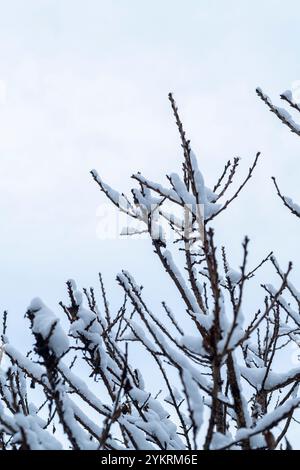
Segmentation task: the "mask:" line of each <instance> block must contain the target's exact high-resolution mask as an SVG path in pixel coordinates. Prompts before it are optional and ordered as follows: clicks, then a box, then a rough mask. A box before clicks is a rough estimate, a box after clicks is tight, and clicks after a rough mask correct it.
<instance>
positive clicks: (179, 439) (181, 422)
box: [0, 90, 300, 450]
mask: <svg viewBox="0 0 300 470" xmlns="http://www.w3.org/2000/svg"><path fill="white" fill-rule="evenodd" d="M257 92H258V94H259V96H260V97H261V98H262V99H263V100H264V101H265V103H266V104H267V105H268V107H269V108H270V109H271V111H272V112H274V113H275V114H276V115H277V116H278V117H279V118H280V119H281V120H282V122H283V123H284V124H286V125H287V126H288V127H289V128H290V129H291V130H292V131H293V132H295V133H297V134H298V135H300V126H298V125H297V124H296V123H295V122H294V121H293V120H292V118H291V117H290V115H289V114H288V113H287V112H286V111H283V110H282V109H280V108H277V107H275V106H274V105H272V103H271V101H270V99H269V98H268V97H267V96H266V95H264V94H263V92H262V91H260V90H258V91H257ZM282 99H284V100H285V101H287V102H288V104H289V105H290V106H292V107H293V108H294V109H296V110H297V111H300V108H299V107H298V105H297V104H296V103H294V102H293V100H292V98H291V95H290V94H288V93H285V94H284V95H282ZM169 100H170V104H171V108H172V111H173V114H174V118H175V123H176V125H177V128H178V131H179V137H180V140H181V147H182V153H183V163H182V172H181V174H177V173H171V174H169V175H167V178H166V181H165V182H155V181H151V180H149V179H148V178H147V177H146V176H144V175H142V174H141V173H136V174H133V175H132V180H133V182H134V185H135V187H134V188H133V189H132V191H131V196H130V197H129V196H127V195H125V194H121V193H119V192H118V191H116V190H114V189H112V188H111V187H110V186H109V184H108V183H106V182H104V181H103V180H102V178H101V175H99V174H98V173H97V171H95V170H93V171H92V172H91V174H92V177H93V179H94V181H95V182H96V184H97V185H98V186H99V189H100V190H101V191H102V192H103V193H104V195H105V196H106V197H107V198H108V199H109V200H110V202H111V203H112V204H113V205H115V206H116V207H117V209H118V210H119V211H120V212H122V213H124V214H125V215H126V217H127V218H128V220H130V221H131V222H130V223H129V224H128V226H127V227H125V228H124V230H123V234H125V235H127V236H135V234H139V233H141V232H146V233H147V234H148V238H149V247H151V245H152V249H153V252H154V254H153V256H156V257H158V259H159V262H160V263H161V282H163V280H164V278H167V277H168V278H170V280H171V282H172V283H173V284H174V286H175V288H176V292H177V295H178V298H177V299H174V302H175V303H176V305H177V304H178V303H179V304H180V315H178V314H175V313H174V312H173V309H172V305H167V304H166V303H165V302H164V301H163V299H162V304H161V310H160V311H153V308H152V306H151V305H149V303H146V301H145V300H144V292H143V289H142V288H141V285H140V284H141V282H143V280H142V279H135V278H134V277H133V275H132V274H130V273H129V272H128V271H122V272H120V273H119V274H118V275H117V283H118V284H119V287H118V286H116V290H117V291H118V293H119V294H118V295H120V296H121V294H120V293H122V299H121V298H120V308H119V310H118V311H112V309H111V307H110V303H109V299H108V296H107V292H106V289H105V286H104V282H103V279H102V276H101V275H100V276H99V286H100V289H99V290H100V293H101V296H100V300H98V298H97V294H96V289H95V290H94V289H93V288H90V289H83V290H82V291H81V290H80V289H78V288H77V286H76V284H75V282H74V281H73V280H69V281H68V282H67V292H66V294H67V295H66V296H67V301H65V302H60V310H59V311H57V312H55V313H54V312H52V311H50V310H49V309H48V308H47V306H46V305H45V304H44V303H43V302H42V300H40V299H38V298H37V299H34V300H33V301H32V302H31V304H30V305H29V307H28V310H27V313H26V317H27V320H28V326H29V328H30V331H31V334H32V341H33V347H32V350H31V351H21V350H20V348H18V349H16V347H15V345H14V344H13V342H12V343H11V340H13V332H12V331H11V332H10V331H9V328H7V318H8V316H7V313H6V312H5V313H4V315H3V325H2V349H1V360H2V364H1V366H2V369H1V374H0V395H1V403H0V425H1V427H0V445H1V447H2V449H8V450H10V449H30V450H37V449H51V450H54V449H62V448H65V449H68V448H71V449H75V450H76V449H77V450H78V449H79V450H83V449H91V450H102V449H110V450H122V449H133V450H137V449H143V450H145V449H147V450H148V449H149V450H151V449H160V450H196V449H198V450H201V449H204V450H214V449H222V450H226V449H232V450H233V449H235V450H239V449H241V450H249V449H286V448H289V447H290V444H289V439H288V431H289V427H290V424H291V423H292V422H294V420H295V416H294V414H295V412H296V410H297V408H298V407H299V405H300V397H299V396H298V381H299V379H300V366H299V367H296V368H294V369H291V370H286V371H285V372H284V373H279V372H278V371H277V370H276V368H275V366H274V364H275V363H276V361H277V360H278V359H280V357H281V356H282V355H284V352H285V350H287V349H288V348H289V347H291V345H292V344H295V345H296V347H298V344H299V340H300V294H299V293H298V292H297V290H296V288H295V287H294V286H293V285H292V284H291V283H290V281H289V274H290V272H291V269H292V265H291V264H289V265H288V266H286V267H282V266H279V264H278V262H277V261H276V258H275V257H274V255H273V254H272V253H267V252H266V256H265V257H264V259H262V260H260V261H259V262H258V263H257V265H254V266H249V263H248V252H249V249H251V244H250V243H249V240H248V238H247V237H245V239H244V242H243V244H242V247H240V248H241V253H242V255H241V262H240V268H239V269H234V268H233V267H232V266H231V256H230V251H229V252H228V250H226V249H225V248H224V247H222V246H217V244H216V241H215V240H216V238H215V233H214V228H213V226H214V221H215V219H216V218H217V217H218V216H219V214H221V213H223V212H224V211H230V207H231V204H234V201H235V199H236V198H237V197H238V196H239V194H240V193H241V191H243V190H244V188H245V186H246V185H247V183H248V181H249V180H250V178H251V177H252V175H253V173H254V171H255V169H256V167H257V165H258V162H259V158H260V154H259V153H257V154H256V155H255V157H254V159H253V163H252V165H251V166H250V168H249V169H248V170H247V172H246V174H245V177H244V179H243V180H242V181H241V182H240V183H238V184H237V174H236V173H237V169H238V167H239V164H240V161H239V159H238V158H235V159H234V160H232V161H228V162H227V163H226V164H225V166H224V169H223V171H222V172H221V174H220V175H219V176H218V177H217V178H216V182H215V184H214V186H213V187H212V188H208V187H207V186H206V184H205V180H204V178H203V175H202V172H201V170H200V169H199V167H198V162H197V158H196V156H195V154H194V153H193V151H192V148H191V144H190V141H189V140H188V138H187V137H186V133H185V131H184V129H183V124H182V122H181V120H180V117H179V113H178V109H177V106H176V103H175V101H174V98H173V96H172V94H170V95H169ZM274 184H275V186H276V189H277V193H278V195H279V197H280V198H281V199H282V201H283V203H284V204H285V205H286V206H287V207H288V208H289V209H290V210H291V211H292V212H293V213H294V214H295V215H297V216H298V217H300V207H299V206H297V205H296V204H294V203H293V202H292V200H291V199H289V198H287V197H285V196H283V195H282V193H281V192H280V189H279V187H278V185H277V183H276V180H275V179H274ZM232 188H235V189H232ZM170 234H172V237H171V236H170ZM231 249H233V248H231ZM234 249H236V250H237V249H238V248H237V247H235V248H234ZM267 263H269V264H270V266H272V269H274V272H275V273H276V275H277V278H278V283H277V284H276V287H275V286H273V285H272V284H270V283H267V282H266V283H263V284H262V285H260V283H259V282H257V281H256V277H257V273H258V272H259V270H260V268H261V267H262V266H263V265H265V264H267ZM250 282H251V283H254V282H257V291H261V292H262V294H263V295H262V298H263V299H264V300H263V302H262V304H261V305H258V306H257V310H255V311H251V309H250V308H249V305H248V304H247V302H246V300H245V296H246V291H247V288H248V285H249V283H250ZM146 289H147V286H146V287H145V290H146ZM258 298H259V296H258ZM293 304H294V306H293ZM61 315H65V317H66V318H67V320H68V323H69V328H68V330H65V329H64V328H63V327H62V324H61V323H62V322H61V321H60V317H61ZM187 325H192V326H193V331H194V335H193V336H191V335H190V334H187V331H190V328H189V329H188V328H187ZM7 330H8V331H7ZM21 349H22V348H21ZM132 350H138V351H143V354H144V357H145V363H146V362H147V361H149V364H150V363H151V373H150V374H149V372H147V370H146V368H145V370H138V368H137V367H136V365H135V361H134V358H135V355H134V354H131V351H132ZM153 377H155V381H156V382H157V383H160V387H159V388H158V389H157V392H156V393H153V391H149V383H150V382H151V380H152V378H153Z"/></svg>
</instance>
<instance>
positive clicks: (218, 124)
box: [0, 0, 300, 340]
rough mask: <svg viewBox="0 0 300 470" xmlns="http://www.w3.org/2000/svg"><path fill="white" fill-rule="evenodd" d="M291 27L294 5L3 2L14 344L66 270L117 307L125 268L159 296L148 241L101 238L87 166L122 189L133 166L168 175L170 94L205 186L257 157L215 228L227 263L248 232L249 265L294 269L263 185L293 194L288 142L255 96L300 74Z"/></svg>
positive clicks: (278, 209) (292, 252)
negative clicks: (31, 311) (230, 166)
mask: <svg viewBox="0 0 300 470" xmlns="http://www.w3.org/2000/svg"><path fill="white" fill-rule="evenodd" d="M299 18H300V4H299V2H298V1H286V2H284V3H283V2H282V1H276V0H268V1H266V0H265V1H261V0H260V1H253V0H252V1H250V0H248V1H243V2H241V1H238V0H235V1H233V0H231V1H229V0H227V1H226V2H223V1H220V0H218V1H214V0H209V1H205V0H186V1H177V0H164V1H161V0H160V1H157V0H152V1H151V2H146V1H138V0H123V1H118V0H113V1H102V0H85V1H83V0H81V1H78V0H26V1H25V0H23V1H22V0H18V1H17V0H10V1H9V2H8V1H5V0H1V1H0V174H1V178H0V214H1V250H0V279H1V307H2V309H4V308H7V309H8V310H9V313H10V325H11V327H14V334H15V336H16V339H18V337H19V336H20V337H22V334H23V333H22V331H23V327H20V325H23V323H21V318H22V316H23V315H24V312H25V310H26V307H27V306H28V304H29V302H30V300H31V298H32V297H35V296H37V295H38V296H41V297H42V298H43V300H44V301H45V302H46V303H47V304H49V305H50V306H51V307H52V308H56V305H57V302H58V301H59V300H61V298H63V297H64V296H65V289H64V282H65V281H66V280H67V279H68V278H70V277H72V278H74V279H76V280H77V282H78V284H79V285H80V286H88V285H92V284H95V283H96V280H97V272H98V271H100V270H101V271H102V272H103V274H104V278H105V280H106V284H107V288H108V291H109V292H110V294H111V296H112V297H113V298H114V299H115V298H118V296H119V288H118V286H116V285H114V278H115V275H116V273H117V272H118V271H119V270H120V269H122V268H127V269H128V270H130V271H131V272H132V273H133V274H134V275H135V276H136V278H137V280H138V281H139V282H140V283H142V284H144V285H146V286H148V293H150V294H151V295H152V297H153V298H154V297H155V298H157V299H158V300H161V298H163V296H164V295H167V294H166V292H167V291H168V289H170V286H169V284H164V283H163V281H162V278H161V277H160V278H158V277H156V279H155V280H152V281H151V282H150V278H151V275H152V273H156V272H159V271H158V264H157V261H153V258H152V250H151V246H150V244H149V243H148V242H147V241H141V240H140V241H136V242H134V241H131V240H130V241H125V240H118V239H110V240H103V239H101V238H103V237H101V236H100V237H99V234H100V235H101V233H100V232H101V225H99V223H100V217H99V214H100V213H101V214H103V211H102V209H103V206H102V204H103V203H104V202H105V198H104V196H103V194H101V193H100V192H99V191H98V188H97V187H96V185H95V183H94V182H93V181H92V180H91V177H90V175H89V171H90V170H91V169H92V168H96V169H97V170H98V172H99V173H100V174H101V176H102V177H103V178H104V179H106V180H107V181H109V182H110V183H111V184H112V185H113V186H115V187H116V188H118V189H120V190H128V188H129V187H130V182H129V177H130V175H131V174H132V173H133V172H136V171H138V170H140V171H142V173H143V174H144V175H146V176H149V177H150V178H152V179H158V180H161V181H163V179H164V175H165V174H166V172H168V171H176V170H179V168H180V159H181V150H180V145H179V140H178V136H177V132H176V127H175V125H174V122H173V117H172V114H171V111H170V107H169V103H168V100H167V94H168V92H169V91H173V92H174V94H175V97H176V99H177V102H178V105H179V107H180V111H181V115H182V118H183V121H184V123H185V128H186V130H187V133H188V135H189V137H190V138H191V141H192V146H193V148H194V150H195V151H196V153H197V155H198V158H199V164H200V168H201V170H202V172H203V174H204V176H205V178H206V184H207V185H208V186H209V185H211V186H212V185H213V184H214V183H215V181H216V179H217V177H218V176H219V173H220V171H221V169H222V167H223V165H224V163H225V162H226V161H227V160H228V158H232V157H234V156H241V157H242V162H241V174H245V173H246V172H247V169H248V167H249V165H250V162H251V161H252V159H253V157H254V155H255V153H256V152H257V151H258V150H260V151H261V152H262V154H263V159H262V161H261V162H260V165H259V166H258V168H257V171H256V175H255V177H254V178H253V180H252V181H251V183H250V184H249V187H248V189H247V190H246V191H245V193H244V194H243V195H242V197H241V198H240V200H239V201H237V202H236V203H235V204H234V205H233V206H232V208H231V209H230V211H228V212H227V214H224V215H222V216H220V219H219V222H218V223H217V229H218V238H219V239H220V240H222V242H223V243H226V244H227V246H228V249H229V250H230V251H231V254H232V259H233V262H236V263H238V260H239V255H240V253H241V250H240V243H241V241H242V238H243V236H244V235H245V234H248V235H249V236H250V238H251V241H252V246H253V249H252V252H251V256H252V258H251V259H252V260H253V262H255V261H258V260H259V258H260V256H263V255H265V254H266V253H267V252H268V251H270V249H274V250H275V252H276V253H277V256H278V258H279V260H280V261H281V262H282V264H283V266H284V264H285V263H286V262H287V260H289V259H294V260H295V262H296V264H297V262H298V268H297V267H296V272H297V269H298V272H299V263H300V256H299V253H298V252H297V246H298V238H299V225H298V223H297V220H296V219H295V218H293V217H292V216H291V215H290V214H289V213H288V212H287V210H286V209H284V208H283V207H282V205H281V203H280V201H279V200H278V199H277V198H276V196H275V192H274V190H273V187H272V184H271V182H270V176H272V175H273V174H274V175H276V176H277V177H278V180H279V182H280V185H281V187H282V190H283V192H284V193H288V194H289V195H290V196H292V197H295V199H296V200H297V197H298V201H300V190H299V184H298V173H299V158H300V156H299V151H300V139H299V138H297V137H296V136H294V135H292V134H291V133H290V132H289V131H288V129H287V128H285V127H283V126H282V125H280V123H279V122H278V121H277V120H276V119H275V117H274V116H273V115H271V114H270V113H269V112H268V111H267V109H266V108H265V106H264V105H263V104H262V102H260V101H259V100H258V98H257V97H256V95H255V87H256V86H257V85H260V86H261V87H262V88H263V89H264V90H265V91H266V92H268V93H269V94H270V95H271V96H272V97H274V98H277V96H278V94H279V93H280V92H282V91H283V90H285V89H286V88H290V87H291V86H292V84H293V83H294V82H295V81H297V80H299V79H300V70H299V67H300V66H299V36H298V34H297V33H298V31H299ZM99 211H100V212H99ZM97 214H98V215H97ZM111 217H112V216H111ZM102 223H103V224H104V223H105V221H104V220H102ZM237 265H238V264H237ZM266 280H267V279H266ZM154 292H156V294H155V295H154ZM22 321H23V320H22ZM11 336H12V335H11V334H10V337H11ZM11 339H12V340H13V338H11Z"/></svg>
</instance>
